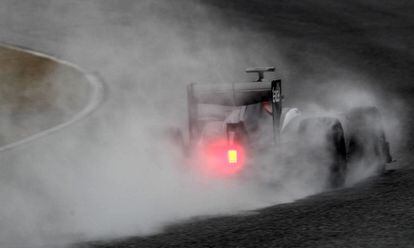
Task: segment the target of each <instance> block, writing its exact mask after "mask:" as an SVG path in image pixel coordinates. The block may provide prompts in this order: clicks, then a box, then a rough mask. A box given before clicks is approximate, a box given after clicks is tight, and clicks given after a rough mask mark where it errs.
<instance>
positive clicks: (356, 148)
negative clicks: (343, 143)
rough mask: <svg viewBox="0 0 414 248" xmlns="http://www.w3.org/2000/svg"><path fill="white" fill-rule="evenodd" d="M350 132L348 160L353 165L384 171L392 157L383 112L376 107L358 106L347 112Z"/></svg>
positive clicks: (378, 171) (379, 171)
mask: <svg viewBox="0 0 414 248" xmlns="http://www.w3.org/2000/svg"><path fill="white" fill-rule="evenodd" d="M346 117H347V130H348V133H349V135H348V136H349V143H348V147H349V148H348V160H349V163H350V164H351V165H355V164H360V165H363V166H365V167H372V168H373V169H374V170H375V172H377V173H383V172H384V171H385V164H386V163H387V162H391V160H392V158H391V155H390V151H389V145H388V142H387V140H386V137H385V132H384V128H383V126H382V123H381V119H382V118H381V114H380V112H379V111H378V109H377V108H375V107H358V108H354V109H352V110H351V111H349V112H348V113H347V116H346Z"/></svg>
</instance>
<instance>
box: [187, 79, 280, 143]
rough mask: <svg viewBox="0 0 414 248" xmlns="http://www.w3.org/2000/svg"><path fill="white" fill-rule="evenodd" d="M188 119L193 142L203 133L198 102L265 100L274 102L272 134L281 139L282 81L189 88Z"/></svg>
mask: <svg viewBox="0 0 414 248" xmlns="http://www.w3.org/2000/svg"><path fill="white" fill-rule="evenodd" d="M187 98H188V120H189V124H188V125H189V136H190V142H193V141H194V140H196V139H197V138H198V136H199V133H200V131H201V130H200V128H199V125H198V119H199V117H198V105H199V104H217V105H223V106H244V105H250V104H255V103H260V102H265V101H271V102H272V116H273V133H274V139H275V141H277V140H278V137H279V130H280V117H281V113H282V83H281V80H273V81H266V82H251V83H233V84H195V83H192V84H190V85H188V87H187Z"/></svg>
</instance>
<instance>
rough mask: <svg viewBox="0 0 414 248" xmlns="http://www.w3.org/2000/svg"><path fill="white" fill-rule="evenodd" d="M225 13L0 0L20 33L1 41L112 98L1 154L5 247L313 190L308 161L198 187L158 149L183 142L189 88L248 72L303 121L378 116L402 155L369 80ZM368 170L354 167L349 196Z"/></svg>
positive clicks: (162, 4)
mask: <svg viewBox="0 0 414 248" xmlns="http://www.w3.org/2000/svg"><path fill="white" fill-rule="evenodd" d="M220 13H221V12H220V11H219V9H217V7H211V6H210V5H206V4H204V3H203V2H202V1H191V2H189V1H184V0H179V1H164V0H161V1H155V2H154V1H149V0H148V1H146V0H142V1H132V0H131V1H122V2H114V1H109V0H108V1H107V0H104V1H97V0H96V1H94V0H91V1H77V0H70V1H67V0H65V1H64V0H61V1H60V0H52V1H50V0H38V1H32V2H25V3H23V2H16V1H12V0H5V1H2V3H1V4H0V23H5V24H4V25H9V26H15V27H17V31H16V32H17V33H18V35H15V36H13V37H12V38H10V40H9V37H8V36H7V35H6V34H5V33H3V32H1V35H2V36H1V38H2V39H5V40H7V41H10V42H14V43H17V44H18V45H22V46H28V47H31V48H33V49H35V50H41V51H45V52H46V53H51V54H54V55H56V56H57V57H61V58H64V59H66V60H68V61H71V62H73V63H75V64H77V65H79V66H80V67H82V68H84V69H85V70H88V71H97V72H98V73H99V74H100V75H101V76H102V78H103V79H104V81H105V82H106V84H107V85H106V87H107V96H106V98H105V101H104V102H103V103H102V105H101V106H100V108H99V109H98V110H97V111H96V112H94V113H93V114H92V115H91V116H89V117H88V118H87V119H84V120H82V121H80V122H76V123H74V124H72V125H70V126H68V127H66V128H64V129H62V130H61V131H59V132H56V133H54V134H53V135H50V136H47V137H42V138H40V139H38V140H35V141H33V142H31V143H30V144H27V145H25V146H22V147H17V148H15V149H13V150H9V151H5V152H3V153H1V154H0V200H1V202H2V203H1V204H0V246H2V247H3V246H7V247H13V246H14V247H20V246H30V247H33V246H41V245H49V244H67V243H73V242H80V241H87V240H98V239H112V238H117V237H123V236H130V235H148V234H153V233H157V232H161V231H162V230H163V228H164V227H165V226H166V225H168V224H171V223H176V222H179V221H183V220H187V219H189V218H191V217H195V216H204V215H225V214H237V213H240V212H242V211H247V210H252V209H256V208H260V207H265V206H270V205H273V204H278V203H284V202H290V201H294V200H296V199H299V198H302V197H305V196H308V195H310V194H315V193H318V192H321V191H322V190H323V187H322V186H321V183H320V182H321V181H324V180H325V177H326V175H325V174H324V173H320V171H319V170H315V167H312V166H310V165H309V164H308V163H307V161H309V159H308V157H306V156H305V157H295V154H292V155H293V157H295V160H294V161H300V162H298V163H292V162H291V161H275V160H274V157H273V156H269V157H267V156H263V157H262V158H260V166H258V167H257V168H251V170H252V171H254V174H255V177H254V180H249V181H243V180H233V179H231V180H222V179H220V180H206V178H205V177H204V176H203V175H200V174H198V173H196V172H194V170H192V169H189V168H188V167H189V166H190V167H191V166H192V164H185V163H184V162H183V158H182V157H181V154H180V153H179V149H178V147H177V145H176V144H171V143H170V142H169V140H168V139H167V138H166V136H165V133H166V130H169V129H170V128H171V127H174V128H175V127H177V128H181V129H182V130H183V131H184V132H185V131H186V130H187V107H186V95H185V93H186V91H185V89H186V85H187V84H188V83H191V82H198V83H206V84H207V83H217V84H223V83H230V82H238V81H251V79H250V78H249V75H246V74H245V73H244V69H245V68H247V67H251V66H271V65H275V66H276V73H275V74H274V76H276V77H280V78H281V79H282V80H283V83H284V86H283V87H284V95H285V97H286V100H285V102H284V105H285V106H291V107H298V108H299V109H301V110H302V111H303V112H304V113H306V114H307V115H309V116H334V117H336V116H341V113H343V112H345V111H347V110H349V109H351V108H352V107H360V106H371V105H374V106H377V107H378V109H379V110H380V111H381V113H382V114H383V120H382V121H383V124H384V127H385V130H386V135H387V138H388V139H389V140H390V143H391V147H392V149H393V150H394V149H397V148H398V147H397V144H399V143H400V142H401V140H402V136H403V134H402V133H401V131H400V119H401V118H400V116H401V114H402V113H401V112H399V111H398V110H396V109H402V108H403V106H402V103H400V102H399V101H397V100H394V99H393V98H392V97H391V96H390V95H389V94H387V93H385V92H383V91H382V90H381V88H379V87H376V86H375V79H374V78H371V77H369V76H368V75H365V74H364V73H363V72H360V71H354V70H353V69H347V68H346V67H345V66H344V65H343V64H341V62H340V61H339V62H338V61H336V60H335V58H332V57H329V53H326V52H327V50H322V51H318V50H316V51H306V50H303V49H302V50H301V49H297V47H296V45H297V44H295V42H294V40H295V39H293V41H292V40H289V39H292V38H287V37H283V36H281V35H280V36H279V35H278V34H276V33H271V32H265V31H263V30H260V29H257V28H256V26H255V23H254V22H252V23H249V22H246V21H241V23H242V24H243V25H235V24H234V23H229V22H227V19H226V16H225V15H222V14H220ZM17 16H18V18H17ZM10 32H11V33H12V32H13V31H10ZM290 41H292V42H290ZM0 70H1V68H0ZM5 94H6V93H5ZM58 109H59V111H62V113H64V112H65V106H59V108H58ZM7 111H10V110H7ZM0 131H1V132H2V135H3V134H7V130H0ZM318 137H319V134H317V133H315V139H317V138H318ZM289 151H292V149H287V151H286V152H289ZM246 159H248V158H246ZM374 171H375V170H373V169H372V168H371V167H370V166H366V164H364V163H362V164H359V165H357V166H355V167H354V168H352V170H351V171H350V174H349V176H348V177H347V181H346V182H347V186H352V185H353V184H355V183H356V182H359V181H360V180H362V179H364V178H367V177H369V176H372V175H374Z"/></svg>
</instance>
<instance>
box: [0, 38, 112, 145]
mask: <svg viewBox="0 0 414 248" xmlns="http://www.w3.org/2000/svg"><path fill="white" fill-rule="evenodd" d="M0 46H2V47H6V48H9V49H13V50H16V51H22V52H26V53H30V54H33V55H35V56H38V57H42V58H47V59H50V60H53V61H55V62H57V63H60V64H64V65H66V66H69V67H72V68H74V69H75V70H77V71H79V72H80V73H82V74H84V75H85V76H86V78H87V81H88V82H89V84H90V86H91V91H92V92H91V95H90V97H89V102H88V104H87V105H86V106H85V108H84V109H82V110H81V111H80V112H78V113H77V114H75V115H74V116H73V117H72V118H71V119H70V120H68V121H66V122H63V123H61V124H58V125H56V126H54V127H52V128H49V129H46V130H44V131H41V132H38V133H36V134H33V135H31V136H29V137H27V138H24V139H22V140H19V141H16V142H13V143H10V144H7V145H4V146H0V152H4V151H6V150H11V149H14V148H16V147H19V146H22V145H24V144H26V143H29V142H31V141H34V140H37V139H39V138H41V137H44V136H47V135H50V134H52V133H54V132H57V131H59V130H60V129H63V128H65V127H67V126H69V125H71V124H73V123H75V122H77V121H79V120H81V119H83V118H85V117H86V116H88V115H89V114H91V113H92V112H93V111H94V110H95V109H96V108H97V107H98V106H99V105H100V103H101V102H102V101H103V96H104V83H103V82H102V81H101V80H100V79H99V78H98V77H97V76H96V75H93V74H92V73H88V72H86V71H84V70H83V69H82V68H80V67H79V66H77V65H75V64H72V63H71V62H69V61H66V60H62V59H58V58H56V57H53V56H51V55H46V54H44V53H40V52H37V51H33V50H30V49H26V48H21V47H16V46H13V45H10V44H7V43H4V42H0Z"/></svg>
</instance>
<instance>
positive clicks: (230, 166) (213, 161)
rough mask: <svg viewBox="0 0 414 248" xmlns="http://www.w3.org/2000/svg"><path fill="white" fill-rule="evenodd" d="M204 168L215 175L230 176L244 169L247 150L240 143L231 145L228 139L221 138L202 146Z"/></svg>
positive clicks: (201, 156)
mask: <svg viewBox="0 0 414 248" xmlns="http://www.w3.org/2000/svg"><path fill="white" fill-rule="evenodd" d="M199 159H201V162H202V165H203V170H204V171H205V172H206V173H208V174H210V175H215V176H230V175H233V174H236V173H237V172H239V171H240V170H242V169H243V166H244V160H245V151H244V149H243V147H242V146H241V145H239V144H232V145H229V144H228V142H227V139H219V140H215V141H213V142H209V143H208V144H206V145H204V146H202V147H201V150H200V156H199Z"/></svg>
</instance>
